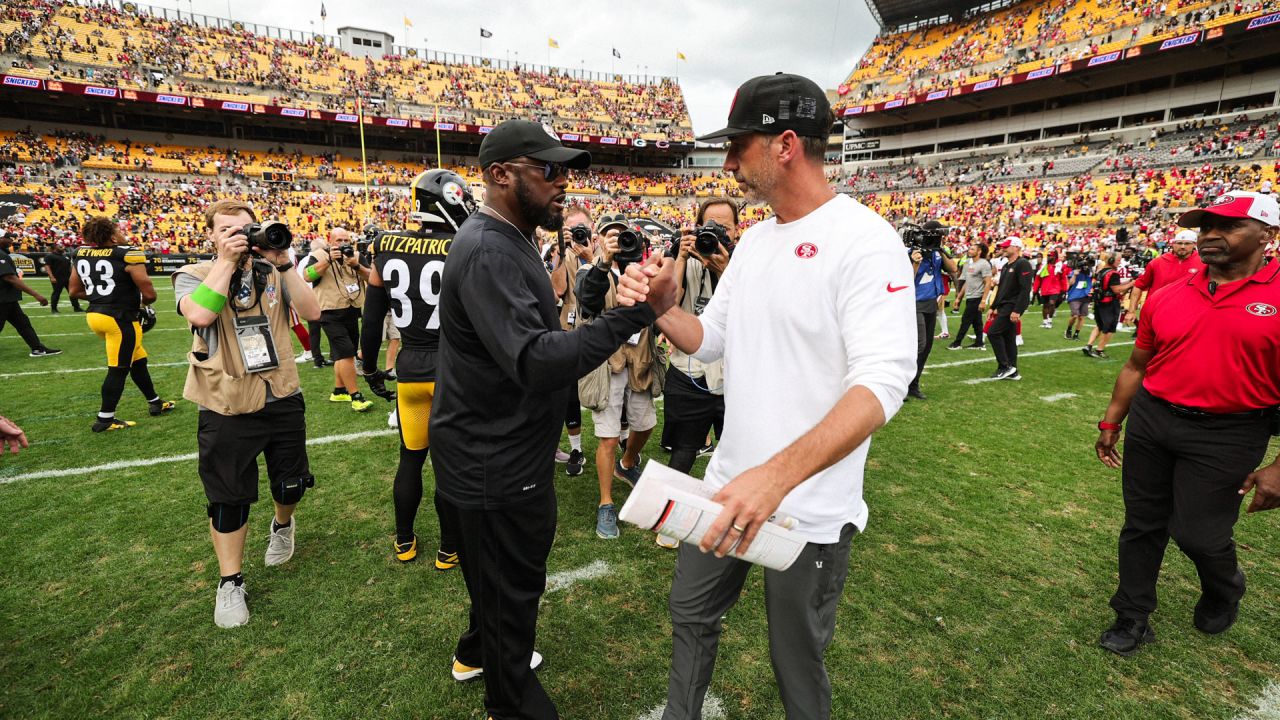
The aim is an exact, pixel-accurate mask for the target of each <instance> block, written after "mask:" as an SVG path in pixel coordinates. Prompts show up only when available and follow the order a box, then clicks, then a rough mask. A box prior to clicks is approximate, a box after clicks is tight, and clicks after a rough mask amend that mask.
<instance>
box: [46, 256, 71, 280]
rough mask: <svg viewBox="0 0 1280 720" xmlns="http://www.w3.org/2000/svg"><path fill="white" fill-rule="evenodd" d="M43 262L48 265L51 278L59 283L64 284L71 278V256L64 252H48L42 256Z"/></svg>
mask: <svg viewBox="0 0 1280 720" xmlns="http://www.w3.org/2000/svg"><path fill="white" fill-rule="evenodd" d="M44 264H45V265H48V266H49V270H50V271H51V272H52V273H53V278H54V279H55V280H57V281H58V282H59V283H62V284H64V285H65V284H66V283H67V281H68V280H70V279H71V258H68V257H67V256H66V254H61V255H60V254H58V253H52V252H51V253H49V254H48V255H45V256H44Z"/></svg>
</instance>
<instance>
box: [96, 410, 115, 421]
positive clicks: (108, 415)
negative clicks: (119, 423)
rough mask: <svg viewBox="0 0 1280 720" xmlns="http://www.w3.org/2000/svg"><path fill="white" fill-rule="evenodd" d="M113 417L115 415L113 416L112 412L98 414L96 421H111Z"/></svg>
mask: <svg viewBox="0 0 1280 720" xmlns="http://www.w3.org/2000/svg"><path fill="white" fill-rule="evenodd" d="M115 416H116V414H115V413H114V412H109V413H104V412H100V413H98V419H99V420H111V419H113V418H115Z"/></svg>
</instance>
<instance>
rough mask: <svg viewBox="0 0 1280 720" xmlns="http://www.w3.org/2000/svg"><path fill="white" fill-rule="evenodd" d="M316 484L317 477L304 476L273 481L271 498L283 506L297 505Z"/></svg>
mask: <svg viewBox="0 0 1280 720" xmlns="http://www.w3.org/2000/svg"><path fill="white" fill-rule="evenodd" d="M315 484H316V476H315V475H303V476H301V477H296V478H289V479H288V480H272V481H271V497H273V498H275V501H276V502H278V503H280V504H281V505H295V504H297V502H298V501H299V500H301V499H302V496H303V495H305V494H306V492H307V488H309V487H314V486H315Z"/></svg>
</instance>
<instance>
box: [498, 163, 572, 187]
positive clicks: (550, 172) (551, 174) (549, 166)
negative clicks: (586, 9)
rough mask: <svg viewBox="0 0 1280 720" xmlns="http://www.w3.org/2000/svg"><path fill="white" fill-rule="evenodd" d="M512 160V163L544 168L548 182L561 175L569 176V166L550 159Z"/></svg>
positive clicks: (544, 174)
mask: <svg viewBox="0 0 1280 720" xmlns="http://www.w3.org/2000/svg"><path fill="white" fill-rule="evenodd" d="M510 162H511V164H512V165H527V166H529V167H536V168H542V179H543V180H546V181H547V182H551V181H552V180H555V179H556V178H558V177H560V176H561V175H565V176H568V174H569V168H568V167H566V166H565V165H561V164H560V163H557V162H551V161H549V160H548V161H543V162H516V161H515V160H511V161H510Z"/></svg>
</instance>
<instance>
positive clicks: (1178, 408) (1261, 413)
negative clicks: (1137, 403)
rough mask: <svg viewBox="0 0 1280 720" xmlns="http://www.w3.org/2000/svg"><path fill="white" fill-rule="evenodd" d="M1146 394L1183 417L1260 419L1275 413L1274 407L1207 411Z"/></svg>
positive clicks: (1272, 415)
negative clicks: (1239, 410) (1234, 411)
mask: <svg viewBox="0 0 1280 720" xmlns="http://www.w3.org/2000/svg"><path fill="white" fill-rule="evenodd" d="M1147 395H1148V396H1150V397H1151V399H1152V400H1155V401H1156V402H1157V403H1159V404H1160V405H1163V406H1165V407H1166V408H1168V409H1169V412H1171V413H1173V414H1174V415H1177V416H1178V417H1184V418H1259V419H1261V418H1270V417H1274V416H1275V414H1276V408H1275V407H1266V408H1258V409H1256V410H1245V411H1244V412H1236V413H1214V412H1208V411H1207V410H1201V409H1199V408H1193V407H1187V406H1185V405H1178V404H1176V403H1171V402H1169V401H1168V400H1165V399H1163V398H1158V397H1156V396H1155V395H1152V394H1151V393H1150V392H1148V393H1147Z"/></svg>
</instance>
